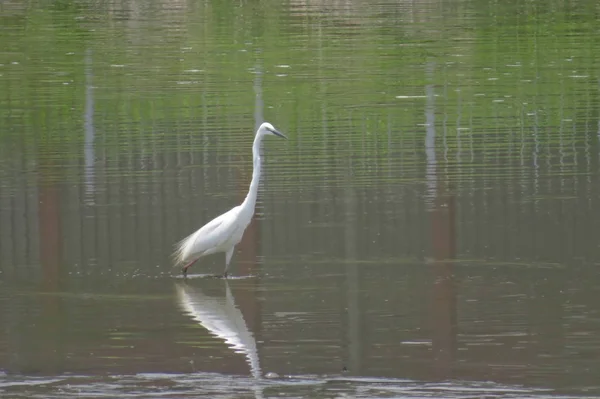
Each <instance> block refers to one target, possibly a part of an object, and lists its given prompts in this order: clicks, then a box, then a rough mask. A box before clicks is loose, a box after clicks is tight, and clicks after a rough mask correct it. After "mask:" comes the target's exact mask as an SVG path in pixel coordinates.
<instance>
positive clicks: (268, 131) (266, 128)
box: [257, 122, 287, 139]
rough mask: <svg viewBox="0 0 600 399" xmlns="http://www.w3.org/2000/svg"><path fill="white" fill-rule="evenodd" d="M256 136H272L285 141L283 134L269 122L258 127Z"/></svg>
mask: <svg viewBox="0 0 600 399" xmlns="http://www.w3.org/2000/svg"><path fill="white" fill-rule="evenodd" d="M257 134H259V135H262V136H268V135H274V136H279V137H283V138H284V139H287V137H285V135H284V134H283V133H281V132H280V131H278V130H277V129H275V128H274V127H273V125H271V124H270V123H269V122H264V123H263V124H262V125H260V127H259V128H258V132H257Z"/></svg>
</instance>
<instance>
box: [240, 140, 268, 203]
mask: <svg viewBox="0 0 600 399" xmlns="http://www.w3.org/2000/svg"><path fill="white" fill-rule="evenodd" d="M262 139H263V136H262V135H258V134H257V135H256V137H255V138H254V144H252V163H253V166H254V167H253V169H252V181H251V182H250V190H248V194H247V195H246V198H245V199H244V202H243V203H242V207H243V208H246V207H247V208H250V209H252V211H254V207H255V206H256V196H257V195H258V183H259V181H260V168H261V161H260V146H261V144H262Z"/></svg>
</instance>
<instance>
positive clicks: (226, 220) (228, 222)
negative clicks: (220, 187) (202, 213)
mask: <svg viewBox="0 0 600 399" xmlns="http://www.w3.org/2000/svg"><path fill="white" fill-rule="evenodd" d="M237 214H238V207H237V206H236V207H235V208H233V209H231V210H229V211H227V212H225V213H224V214H222V215H220V216H217V217H216V218H214V219H213V220H211V221H210V222H208V223H207V224H205V225H204V226H202V227H201V228H200V229H199V230H198V231H196V232H194V233H192V234H190V235H189V236H188V237H186V238H184V239H183V240H182V241H181V242H180V243H179V246H178V249H177V251H176V253H175V257H176V260H177V261H178V262H184V261H186V260H190V259H191V258H194V257H196V256H203V255H208V254H211V253H214V252H217V250H218V249H219V247H220V246H221V245H222V244H223V243H225V242H227V240H228V239H229V237H231V235H232V234H233V232H234V231H235V228H236V224H237V222H236V217H237Z"/></svg>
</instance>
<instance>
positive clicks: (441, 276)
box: [425, 64, 456, 379]
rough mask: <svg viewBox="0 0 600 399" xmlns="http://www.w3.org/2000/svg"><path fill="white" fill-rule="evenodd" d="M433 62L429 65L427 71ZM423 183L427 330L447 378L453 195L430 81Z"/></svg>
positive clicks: (451, 339) (437, 366)
mask: <svg viewBox="0 0 600 399" xmlns="http://www.w3.org/2000/svg"><path fill="white" fill-rule="evenodd" d="M433 68H434V65H433V64H429V65H428V69H429V72H430V73H431V72H432V71H433ZM426 96H427V103H426V109H425V114H426V121H427V127H426V129H427V130H426V139H425V149H426V155H427V157H426V158H427V182H428V183H427V186H428V194H429V196H430V198H429V200H430V201H431V203H430V206H431V208H430V210H431V212H430V215H431V234H432V236H431V241H432V247H433V258H434V259H433V265H432V270H433V277H434V279H433V287H432V302H431V306H432V309H431V331H432V337H431V340H432V348H433V357H434V374H435V375H437V376H438V378H441V379H443V378H448V377H449V376H450V373H451V368H452V363H453V362H454V358H455V351H456V291H455V286H454V274H453V273H454V270H453V264H452V262H451V260H452V259H453V258H454V257H455V252H456V243H455V231H456V230H455V214H454V209H455V205H454V197H453V195H452V194H451V191H450V190H448V187H447V182H446V179H445V178H444V176H443V172H442V171H441V170H439V169H438V168H437V166H438V164H437V161H436V151H435V138H436V137H435V105H434V99H435V93H434V86H433V85H432V84H430V85H428V86H427V87H426Z"/></svg>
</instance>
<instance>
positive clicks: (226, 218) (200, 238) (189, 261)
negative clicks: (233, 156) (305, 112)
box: [174, 122, 287, 277]
mask: <svg viewBox="0 0 600 399" xmlns="http://www.w3.org/2000/svg"><path fill="white" fill-rule="evenodd" d="M267 135H275V136H279V137H283V138H287V137H285V136H284V135H283V134H282V133H280V132H279V131H277V130H276V129H275V128H274V127H273V125H271V124H270V123H268V122H265V123H263V124H262V125H260V127H259V128H258V130H257V131H256V136H255V138H254V144H253V145H252V158H253V164H254V168H253V171H252V181H251V182H250V189H249V190H248V194H247V195H246V198H245V199H244V202H242V203H241V204H240V205H238V206H236V207H235V208H233V209H231V210H229V211H227V212H225V213H224V214H222V215H220V216H217V217H216V218H215V219H213V220H211V221H210V222H208V223H207V224H205V225H204V226H202V227H201V228H200V229H199V230H197V231H196V232H194V233H192V234H190V235H189V236H188V237H186V238H184V239H183V240H181V241H180V242H179V243H178V244H177V249H176V251H175V253H174V258H175V262H176V263H177V264H183V263H184V264H185V266H183V268H182V272H183V275H184V276H185V275H186V274H187V269H189V267H190V266H192V265H193V264H194V263H195V262H196V261H197V260H198V259H200V258H201V257H203V256H206V255H210V254H214V253H217V252H225V272H224V273H223V277H227V274H228V269H229V263H230V262H231V257H232V255H233V250H234V248H235V246H236V245H237V244H238V243H239V242H240V241H241V240H242V236H243V235H244V231H245V230H246V227H248V224H250V221H251V220H252V215H253V214H254V207H255V206H256V196H257V193H258V182H259V180H260V172H261V170H260V169H261V160H260V146H261V143H262V140H263V138H264V137H265V136H267Z"/></svg>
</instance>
